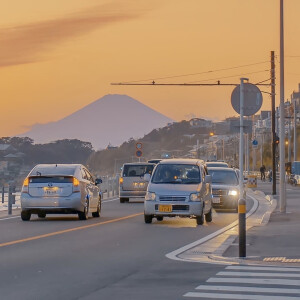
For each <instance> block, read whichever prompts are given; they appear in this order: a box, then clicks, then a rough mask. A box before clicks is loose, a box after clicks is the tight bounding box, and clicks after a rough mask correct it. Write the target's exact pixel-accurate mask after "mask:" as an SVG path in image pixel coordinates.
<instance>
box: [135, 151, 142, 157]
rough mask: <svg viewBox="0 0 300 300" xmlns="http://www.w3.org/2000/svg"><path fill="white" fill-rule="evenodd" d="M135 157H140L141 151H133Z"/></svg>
mask: <svg viewBox="0 0 300 300" xmlns="http://www.w3.org/2000/svg"><path fill="white" fill-rule="evenodd" d="M135 156H136V157H142V156H143V152H142V151H141V150H136V151H135Z"/></svg>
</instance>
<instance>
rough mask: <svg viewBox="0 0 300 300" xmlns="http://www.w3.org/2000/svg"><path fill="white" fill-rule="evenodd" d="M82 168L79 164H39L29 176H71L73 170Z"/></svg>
mask: <svg viewBox="0 0 300 300" xmlns="http://www.w3.org/2000/svg"><path fill="white" fill-rule="evenodd" d="M79 167H83V165H81V164H40V165H36V166H35V167H34V168H33V169H32V170H31V172H30V173H29V176H35V175H38V176H43V175H73V174H74V172H75V170H76V169H77V168H79Z"/></svg>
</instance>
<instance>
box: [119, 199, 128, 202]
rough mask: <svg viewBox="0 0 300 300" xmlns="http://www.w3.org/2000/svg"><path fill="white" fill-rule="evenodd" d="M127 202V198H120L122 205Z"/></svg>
mask: <svg viewBox="0 0 300 300" xmlns="http://www.w3.org/2000/svg"><path fill="white" fill-rule="evenodd" d="M127 200H128V199H127V198H120V203H125V202H126V201H127Z"/></svg>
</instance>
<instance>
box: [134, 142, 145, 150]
mask: <svg viewBox="0 0 300 300" xmlns="http://www.w3.org/2000/svg"><path fill="white" fill-rule="evenodd" d="M135 148H136V149H138V150H141V149H142V148H143V144H142V143H136V144H135Z"/></svg>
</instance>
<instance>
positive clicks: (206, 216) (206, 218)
mask: <svg viewBox="0 0 300 300" xmlns="http://www.w3.org/2000/svg"><path fill="white" fill-rule="evenodd" d="M205 221H206V222H207V223H209V222H211V221H212V209H210V210H209V212H208V213H207V214H205Z"/></svg>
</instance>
